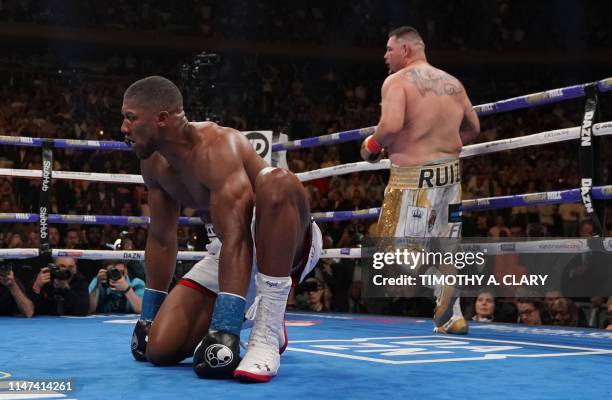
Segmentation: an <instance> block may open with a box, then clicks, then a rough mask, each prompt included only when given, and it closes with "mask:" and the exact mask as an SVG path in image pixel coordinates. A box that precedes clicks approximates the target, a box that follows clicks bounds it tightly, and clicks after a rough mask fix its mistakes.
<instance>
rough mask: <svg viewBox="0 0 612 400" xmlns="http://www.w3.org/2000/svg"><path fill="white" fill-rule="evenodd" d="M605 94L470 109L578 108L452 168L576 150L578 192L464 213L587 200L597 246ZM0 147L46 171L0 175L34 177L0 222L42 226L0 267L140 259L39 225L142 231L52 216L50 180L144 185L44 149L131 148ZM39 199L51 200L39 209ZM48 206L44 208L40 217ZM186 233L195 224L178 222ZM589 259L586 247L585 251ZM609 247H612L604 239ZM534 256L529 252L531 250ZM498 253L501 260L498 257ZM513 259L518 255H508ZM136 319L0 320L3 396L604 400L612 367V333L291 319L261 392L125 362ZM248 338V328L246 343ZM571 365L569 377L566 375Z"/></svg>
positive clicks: (97, 218)
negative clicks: (69, 240) (71, 245)
mask: <svg viewBox="0 0 612 400" xmlns="http://www.w3.org/2000/svg"><path fill="white" fill-rule="evenodd" d="M610 90H612V78H608V79H604V80H601V81H599V82H595V83H592V84H584V85H575V86H570V87H565V88H560V89H554V90H549V91H546V92H541V93H535V94H529V95H526V96H521V97H516V98H512V99H508V100H502V101H498V102H494V103H488V104H483V105H479V106H476V107H475V110H476V111H477V113H478V114H479V115H480V116H485V115H491V114H495V113H500V112H506V111H511V110H517V109H522V108H527V107H533V106H537V105H543V104H551V103H555V102H558V101H562V100H567V99H576V98H581V97H586V105H585V112H584V115H583V121H582V124H581V125H580V126H576V127H573V128H565V129H559V130H553V131H546V132H540V133H535V134H531V135H526V136H521V137H516V138H511V139H502V140H497V141H493V142H487V143H479V144H474V145H470V146H465V147H464V148H463V151H462V153H461V156H460V157H461V158H465V157H472V156H476V155H483V154H492V153H495V152H499V151H506V150H512V149H519V148H525V147H530V146H536V145H543V144H549V143H558V142H564V141H570V140H577V141H578V144H579V146H577V148H578V150H577V152H579V154H580V158H581V165H580V169H581V171H580V175H581V178H582V179H581V186H580V187H578V188H572V189H567V190H560V191H553V192H540V193H527V194H516V195H512V196H503V197H490V198H482V199H473V200H465V201H463V203H462V210H463V211H474V212H477V211H484V210H491V209H498V208H509V207H515V206H527V205H528V206H533V205H540V204H562V203H568V202H579V201H580V202H582V203H583V204H584V205H585V207H586V208H587V211H588V214H589V217H590V218H591V220H592V221H593V224H594V228H595V231H596V234H598V235H603V234H605V231H603V230H602V226H601V225H602V224H603V223H605V221H602V219H601V213H600V211H599V210H600V209H601V207H602V205H605V204H604V203H603V201H605V200H607V199H610V198H612V186H611V185H608V186H606V185H602V183H603V182H602V180H601V179H602V178H601V174H600V173H599V172H598V171H597V170H596V169H595V168H594V165H596V162H595V161H596V160H597V156H596V150H597V146H598V141H599V139H600V138H601V137H602V136H607V135H610V134H612V121H608V122H601V123H595V119H594V117H595V114H596V109H597V93H604V92H608V91H610ZM374 129H375V128H374V127H369V128H364V129H357V130H351V131H345V132H339V133H334V134H330V135H325V136H319V137H313V138H309V139H304V140H298V141H292V142H287V143H277V144H274V145H273V151H284V150H293V149H299V148H305V147H314V146H323V145H335V144H339V143H343V142H348V141H354V140H359V139H361V138H364V137H366V136H367V135H369V134H372V133H373V132H374ZM0 144H3V145H16V146H29V147H42V148H43V170H42V171H36V170H22V169H6V168H3V169H0V176H12V177H19V178H30V179H32V178H41V179H42V185H41V202H40V203H41V205H40V207H41V209H40V212H39V213H38V214H31V213H9V214H0V222H3V223H10V222H22V223H24V222H26V223H28V222H29V223H36V222H38V223H39V233H40V239H41V241H40V243H41V246H40V248H39V249H29V248H27V249H26V248H22V249H0V258H8V259H11V258H18V259H23V258H31V257H36V256H39V255H51V256H69V257H75V258H83V259H98V260H101V259H126V260H134V259H138V260H144V252H143V251H113V250H72V249H52V248H50V246H49V243H48V238H46V235H47V230H48V224H52V223H58V224H97V225H99V224H113V225H147V224H148V222H149V220H148V218H147V217H142V216H106V215H59V214H49V213H48V195H49V193H48V190H49V189H50V185H49V183H50V180H51V179H69V180H89V181H104V182H107V183H143V181H142V177H140V176H139V175H119V174H102V173H83V172H71V171H52V170H51V166H52V164H53V163H52V151H53V148H73V149H84V150H85V149H88V150H117V151H129V150H130V149H129V147H128V146H127V145H126V144H124V143H121V142H110V141H80V140H68V139H55V140H46V139H39V138H27V137H6V136H0ZM388 168H389V162H388V161H381V162H379V163H377V164H369V163H366V162H357V163H351V164H343V165H338V166H334V167H329V168H323V169H320V170H315V171H308V172H305V173H300V174H297V175H298V177H299V178H300V180H302V181H309V180H313V179H318V178H323V177H330V176H335V175H340V174H347V173H351V172H357V171H368V170H381V169H388ZM45 199H47V200H45ZM44 207H47V208H46V209H45V210H43V208H44ZM379 211H380V210H379V208H372V209H366V210H358V211H339V212H325V213H315V214H314V217H315V219H317V220H318V221H321V222H325V221H340V220H351V219H362V218H363V219H373V218H376V217H377V216H378V213H379ZM179 223H180V224H181V225H199V224H202V222H201V221H200V220H199V219H198V218H181V219H180V221H179ZM581 243H583V246H584V248H583V249H584V250H585V251H586V250H588V243H587V242H586V240H585V241H584V242H581ZM604 244H605V246H606V249H608V250H610V249H612V240H611V239H605V240H604ZM530 246H531V247H532V248H533V247H535V251H537V247H538V244H537V242H536V244H531V245H530ZM498 251H499V252H507V249H506V250H504V249H502V248H501V247H500V248H499V249H498ZM513 251H515V250H513ZM204 254H205V253H204V252H179V256H178V258H179V259H182V260H199V259H200V258H202V257H203V256H204ZM360 256H361V249H360V248H341V249H325V250H324V254H323V257H330V258H359V257H360ZM136 319H137V316H135V315H120V316H118V315H93V316H88V317H79V318H77V317H35V318H33V319H24V318H0V343H2V345H0V400H1V399H26V398H28V399H30V398H37V399H90V398H151V399H153V398H160V399H161V398H164V399H165V398H172V397H179V398H183V397H188V396H197V397H207V398H215V397H235V398H247V397H248V398H263V397H275V396H279V395H281V396H287V395H290V396H291V397H293V398H299V399H302V398H304V399H306V398H308V399H312V398H316V397H324V398H340V399H344V398H351V399H354V398H364V399H365V398H368V399H369V398H379V397H383V396H384V397H386V398H390V399H391V398H393V399H395V398H406V397H408V398H412V397H414V398H428V399H429V398H432V399H433V398H436V399H437V398H440V399H443V398H474V399H476V398H478V399H481V398H491V397H494V398H501V399H505V398H508V399H515V398H517V397H519V396H520V397H523V398H533V399H536V398H537V399H543V398H555V399H558V398H572V399H575V398H589V399H592V398H603V397H604V396H606V395H607V396H609V395H610V393H612V389H610V388H609V384H607V382H606V378H605V375H604V376H598V375H597V374H596V373H595V372H600V371H601V372H603V371H608V368H612V331H603V330H591V329H573V328H555V327H550V326H541V327H528V326H524V325H516V324H499V323H470V333H469V335H467V336H463V337H458V336H448V335H434V334H432V323H431V320H429V319H414V318H400V317H380V316H371V315H350V314H331V313H330V314H312V313H298V312H288V313H287V320H288V326H287V328H288V334H289V347H288V349H287V352H286V353H285V354H284V355H283V358H282V366H281V371H280V373H279V376H278V377H276V378H275V379H274V380H273V381H272V382H270V383H268V384H267V385H248V387H245V385H243V384H240V383H238V382H234V381H208V380H201V379H199V378H197V377H196V375H195V374H194V373H193V371H192V367H191V362H190V360H186V361H184V362H183V363H181V364H180V365H178V366H174V367H163V368H162V367H154V366H152V365H150V364H147V363H139V362H136V361H134V360H133V358H132V355H131V353H130V352H129V351H128V342H129V338H130V337H131V332H132V329H133V325H134V323H135V322H136ZM242 338H243V339H244V340H246V339H247V338H248V331H243V332H242ZM568 366H571V368H568ZM43 379H44V380H51V381H70V382H72V386H73V388H74V390H72V391H70V392H67V391H64V392H62V391H58V390H56V391H47V392H41V391H39V392H31V391H30V392H27V393H26V392H23V391H22V392H20V391H15V390H11V389H14V387H12V386H11V385H12V384H13V383H12V382H14V381H19V380H22V381H33V380H43Z"/></svg>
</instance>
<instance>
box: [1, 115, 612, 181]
mask: <svg viewBox="0 0 612 400" xmlns="http://www.w3.org/2000/svg"><path fill="white" fill-rule="evenodd" d="M580 129H581V127H579V126H576V127H573V128H564V129H556V130H552V131H545V132H540V133H534V134H531V135H526V136H521V137H517V138H510V139H501V140H495V141H492V142H485V143H478V144H472V145H469V146H464V147H463V150H462V151H461V154H460V155H459V157H460V158H465V157H472V156H476V155H481V154H490V153H496V152H498V151H506V150H513V149H519V148H523V147H529V146H536V145H542V144H548V143H557V142H564V141H568V140H574V139H578V138H579V137H580ZM592 133H593V135H595V136H605V135H612V121H607V122H601V123H598V124H595V125H593V129H592ZM390 166H391V162H390V161H389V160H382V161H380V162H378V163H375V164H371V163H369V162H365V161H361V162H355V163H349V164H341V165H336V166H333V167H327V168H321V169H315V170H312V171H307V172H301V173H298V174H296V175H297V177H298V178H299V179H300V181H302V182H306V181H310V180H314V179H319V178H327V177H330V176H336V175H344V174H350V173H352V172H361V171H375V170H383V169H389V167H390ZM0 176H16V177H21V178H40V177H42V171H40V170H31V169H12V168H0ZM53 178H56V179H69V180H85V181H95V182H110V183H134V184H139V183H144V181H143V179H142V176H141V175H129V174H105V173H97V172H72V171H53Z"/></svg>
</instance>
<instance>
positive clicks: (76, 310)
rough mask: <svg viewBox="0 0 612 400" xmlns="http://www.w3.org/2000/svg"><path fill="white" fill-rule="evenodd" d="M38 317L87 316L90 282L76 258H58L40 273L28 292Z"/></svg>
mask: <svg viewBox="0 0 612 400" xmlns="http://www.w3.org/2000/svg"><path fill="white" fill-rule="evenodd" d="M28 296H29V297H30V298H31V299H32V301H33V302H34V310H35V313H36V314H37V315H41V314H45V315H81V316H82V315H87V310H88V307H89V297H88V296H87V281H86V280H85V277H83V275H81V274H80V273H79V272H78V270H77V262H76V259H74V258H69V257H57V258H54V259H53V264H51V265H49V266H47V267H44V268H42V269H41V270H40V272H39V273H38V275H36V279H35V280H34V282H33V283H32V284H31V285H30V287H29V289H28Z"/></svg>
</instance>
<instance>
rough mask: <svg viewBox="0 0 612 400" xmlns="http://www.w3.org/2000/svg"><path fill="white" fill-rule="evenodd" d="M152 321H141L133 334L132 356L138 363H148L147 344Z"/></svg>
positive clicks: (137, 323)
mask: <svg viewBox="0 0 612 400" xmlns="http://www.w3.org/2000/svg"><path fill="white" fill-rule="evenodd" d="M151 323H152V321H146V320H142V319H139V320H138V321H137V322H136V326H135V327H134V333H132V355H133V356H134V358H135V359H136V360H137V361H147V357H146V354H147V342H148V340H149V331H150V330H151Z"/></svg>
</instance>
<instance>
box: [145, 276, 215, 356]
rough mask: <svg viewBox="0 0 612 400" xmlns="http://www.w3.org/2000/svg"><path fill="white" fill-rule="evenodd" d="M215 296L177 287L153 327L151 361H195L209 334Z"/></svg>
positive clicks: (148, 346) (150, 338)
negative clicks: (192, 359)
mask: <svg viewBox="0 0 612 400" xmlns="http://www.w3.org/2000/svg"><path fill="white" fill-rule="evenodd" d="M214 304H215V296H213V295H212V294H208V293H206V294H205V293H200V292H199V291H196V290H195V289H193V288H190V287H187V286H183V285H177V286H176V287H175V288H174V289H173V290H172V291H171V292H170V294H168V297H167V298H166V300H165V301H164V303H163V304H162V306H161V308H160V310H159V312H158V314H157V317H156V318H155V322H154V323H153V325H152V326H151V331H150V333H149V341H148V344H147V359H148V360H149V361H150V362H152V363H153V364H155V365H172V364H176V363H179V362H181V361H182V360H184V359H185V358H187V357H191V356H192V355H193V352H194V350H195V348H196V346H197V345H198V343H199V342H200V340H202V337H203V336H204V335H206V332H208V326H209V324H210V318H211V315H212V310H213V305H214Z"/></svg>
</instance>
